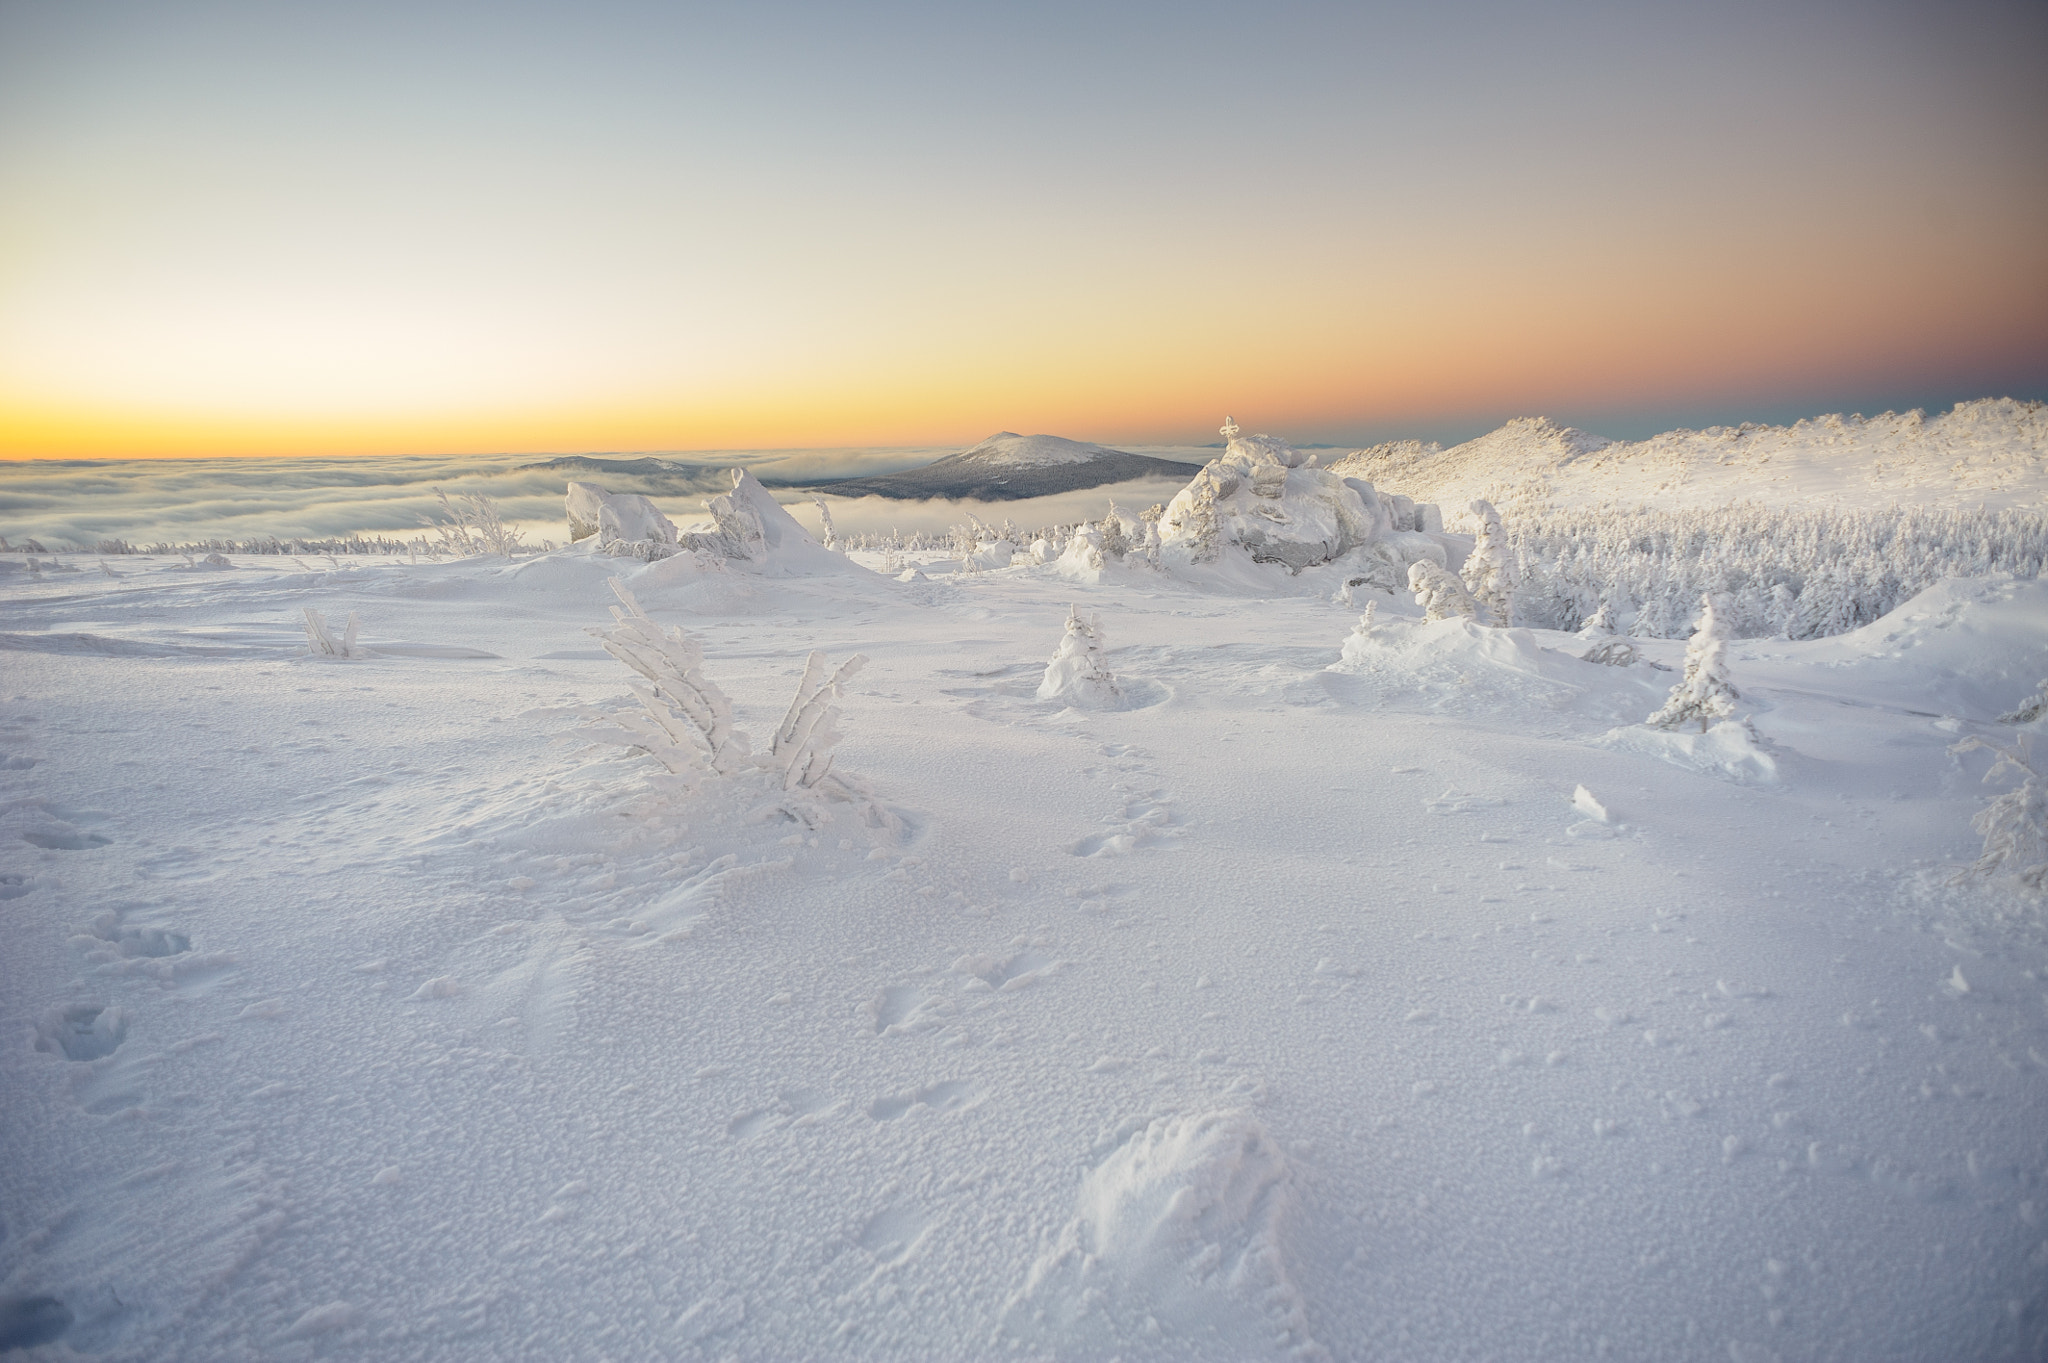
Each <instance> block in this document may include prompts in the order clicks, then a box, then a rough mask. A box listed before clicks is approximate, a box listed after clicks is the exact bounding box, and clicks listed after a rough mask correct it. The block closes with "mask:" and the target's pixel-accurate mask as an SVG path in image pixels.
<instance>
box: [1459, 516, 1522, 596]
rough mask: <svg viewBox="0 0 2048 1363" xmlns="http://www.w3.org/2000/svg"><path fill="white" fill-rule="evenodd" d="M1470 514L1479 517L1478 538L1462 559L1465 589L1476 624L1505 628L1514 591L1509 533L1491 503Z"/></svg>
mask: <svg viewBox="0 0 2048 1363" xmlns="http://www.w3.org/2000/svg"><path fill="white" fill-rule="evenodd" d="M1472 514H1473V515H1475V516H1477V517H1479V536H1478V539H1477V540H1476V541H1475V542H1474V543H1473V545H1472V552H1471V553H1470V554H1468V555H1467V556H1466V558H1465V568H1464V574H1463V576H1464V580H1465V586H1466V588H1467V589H1468V590H1469V591H1470V592H1471V593H1472V599H1473V600H1474V601H1476V602H1477V603H1478V605H1479V612H1480V614H1479V617H1478V618H1479V622H1480V623H1481V624H1483V625H1501V626H1505V625H1508V624H1510V623H1511V618H1510V617H1511V615H1512V612H1513V604H1512V602H1513V597H1514V590H1515V572H1514V565H1513V564H1512V563H1510V562H1509V558H1508V553H1509V551H1508V532H1507V529H1506V528H1505V527H1504V526H1503V525H1502V524H1501V520H1500V512H1498V511H1496V510H1494V508H1493V503H1492V502H1489V501H1485V500H1483V499H1482V500H1480V501H1476V502H1474V503H1472Z"/></svg>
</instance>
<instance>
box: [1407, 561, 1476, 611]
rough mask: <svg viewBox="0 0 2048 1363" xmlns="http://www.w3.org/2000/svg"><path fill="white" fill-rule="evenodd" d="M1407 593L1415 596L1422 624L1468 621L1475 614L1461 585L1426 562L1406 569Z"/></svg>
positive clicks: (1471, 602) (1446, 572) (1474, 606)
mask: <svg viewBox="0 0 2048 1363" xmlns="http://www.w3.org/2000/svg"><path fill="white" fill-rule="evenodd" d="M1408 590H1409V591H1411V592H1413V593H1415V604H1416V605H1418V606H1420V607H1422V618H1423V619H1425V620H1471V619H1475V618H1477V616H1478V614H1479V604H1478V603H1477V602H1475V601H1474V600H1473V599H1472V594H1471V593H1470V592H1468V591H1466V590H1465V584H1464V583H1462V582H1460V581H1459V580H1458V579H1457V578H1455V577H1453V576H1452V575H1451V573H1450V571H1449V570H1448V569H1446V568H1444V567H1443V566H1442V565H1440V564H1437V563H1432V562H1430V561H1429V560H1428V559H1424V560H1422V561H1421V562H1420V563H1411V564H1409V565H1408Z"/></svg>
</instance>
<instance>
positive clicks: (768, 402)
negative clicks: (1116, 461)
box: [0, 0, 2048, 458]
mask: <svg viewBox="0 0 2048 1363" xmlns="http://www.w3.org/2000/svg"><path fill="white" fill-rule="evenodd" d="M2044 70H2048V6H2044V5H2042V4H2040V3H2038V0H2025V2H2024V3H2010V4H1997V3H1953V4H1942V5H1935V4H1875V3H1866V4H1798V3H1769V4H1755V5H1743V4H1712V3H1691V4H1649V3H1630V4H1604V3H1580V2H1570V3H1556V4H1550V5H1533V4H1528V3H1514V4H1459V3H1450V4H1441V5H1426V6H1425V5H1415V6H1384V7H1380V6H1371V5H1365V4H1349V5H1288V4H1256V5H1254V4H1242V5H1214V4H1202V3H1196V2H1194V0H1174V2H1173V3H1159V4H1150V3H1146V4H1114V3H1099V2H1098V3H1091V4H1081V5H1071V6H1069V5H1062V4H1053V3H1033V4H1030V5H997V4H986V5H969V4H958V5H854V4H845V3H838V4H818V5H781V4H772V3H747V4H744V5H741V4H726V5H721V6H707V7H695V6H690V5H682V4H660V5H657V4H651V3H589V2H585V3H577V4H573V5H570V4H561V5H549V6H539V5H520V4H509V3H503V2H502V0H493V3H489V4H475V5H460V4H437V3H428V2H426V0H421V2H419V3H410V4H402V5H383V4H373V3H363V2H362V0H352V3H348V4H326V5H305V4H288V3H275V2H274V0H273V2H270V3H260V4H204V3H177V2H175V0H172V2H168V3H167V2H166V0H148V2H147V3H98V2H97V0H61V2H60V0H31V2H27V3H24V2H22V0H0V456H10V457H15V458H21V457H39V456H144V455H196V454H255V453H275V454H332V453H357V452H362V453H372V452H401V451H403V452H433V453H447V452H460V451H502V450H510V451H529V450H531V451H542V450H549V451H559V450H639V449H655V450H688V449H698V448H708V447H719V446H723V447H757V448H759V447H781V446H797V445H807V446H821V445H831V446H852V445H870V444H885V443H892V444H893V443H904V444H952V443H962V444H964V443H966V442H969V441H972V440H974V439H977V438H979V437H981V436H983V435H986V434H987V433H988V432H990V431H991V430H995V429H998V428H1009V429H1013V430H1025V431H1039V430H1044V431H1055V432H1059V433H1062V434H1067V435H1073V436H1077V437H1084V438H1089V439H1098V440H1105V441H1112V442H1124V443H1141V442H1170V441H1187V440H1209V439H1214V435H1213V431H1214V428H1215V427H1216V425H1217V424H1218V422H1219V421H1220V420H1221V418H1222V416H1223V414H1224V413H1225V412H1231V413H1234V414H1235V415H1236V416H1237V417H1238V418H1239V419H1240V420H1241V421H1243V422H1244V423H1245V424H1246V425H1248V426H1253V427H1255V428H1257V429H1264V430H1272V431H1275V432H1279V433H1284V434H1286V435H1288V436H1290V437H1291V438H1294V439H1296V440H1298V441H1301V442H1304V443H1306V442H1311V441H1330V442H1338V443H1347V442H1359V443H1363V442H1365V441H1368V440H1373V439H1381V438H1390V437H1393V436H1401V435H1419V436H1434V437H1438V438H1455V437H1459V436H1464V435H1470V434H1473V433H1476V432H1477V431H1479V430H1482V429H1485V428H1486V427H1488V426H1490V425H1492V424H1494V423H1496V422H1497V421H1498V420H1500V419H1502V418H1505V417H1507V416H1513V415H1527V414H1535V413H1545V414H1549V415H1552V416H1554V417H1557V418H1558V419H1560V420H1566V421H1572V422H1574V423H1576V424H1581V425H1587V426H1590V427H1593V428H1595V429H1599V430H1602V431H1604V432H1605V433H1608V434H1613V435H1640V434H1646V433H1648V432H1650V431H1653V430H1659V429H1663V428H1665V427H1667V426H1670V425H1674V424H1678V423H1680V422H1684V423H1686V424H1696V425H1697V424H1706V423H1707V422H1708V421H1724V420H1741V419H1744V418H1757V417H1771V418H1781V417H1786V416H1791V415H1797V414H1799V413H1802V412H1819V411H1827V410H1837V409H1841V408H1860V409H1861V410H1865V411H1874V410H1877V409H1879V408H1881V407H1887V406H1890V407H1905V406H1913V405H1925V404H1931V403H1938V402H1946V401H1950V400H1954V399H1956V398H1964V397H1974V396H1987V395H1994V394H1996V395H2007V394H2009V395H2013V396H2022V397H2038V396H2048V80H2044V79H2043V77H2042V72H2043V71H2044Z"/></svg>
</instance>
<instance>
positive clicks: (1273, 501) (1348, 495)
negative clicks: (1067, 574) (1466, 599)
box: [1159, 423, 1445, 588]
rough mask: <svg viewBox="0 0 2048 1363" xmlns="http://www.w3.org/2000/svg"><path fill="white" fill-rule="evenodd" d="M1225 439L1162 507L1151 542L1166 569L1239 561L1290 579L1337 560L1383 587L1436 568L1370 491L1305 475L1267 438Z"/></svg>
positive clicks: (1298, 459) (1425, 542)
mask: <svg viewBox="0 0 2048 1363" xmlns="http://www.w3.org/2000/svg"><path fill="white" fill-rule="evenodd" d="M1225 435H1226V436H1227V438H1228V440H1229V444H1228V446H1227V447H1226V449H1225V451H1224V454H1223V457H1222V458H1220V459H1216V460H1213V461H1211V462H1210V463H1209V464H1208V465H1206V466H1205V467H1204V468H1203V469H1202V471H1201V472H1200V473H1198V474H1196V475H1195V477H1194V480H1193V481H1192V482H1190V483H1189V484H1188V485H1187V486H1186V487H1185V488H1183V489H1181V491H1180V492H1179V493H1178V494H1177V495H1176V496H1175V497H1174V499H1173V500H1172V501H1171V502H1169V503H1167V506H1166V512H1165V515H1164V517H1163V518H1162V519H1161V521H1160V523H1159V537H1160V543H1161V546H1162V557H1163V559H1164V561H1165V562H1166V563H1168V564H1169V565H1173V566H1196V565H1203V564H1213V563H1217V562H1219V561H1221V560H1223V559H1226V558H1229V557H1233V556H1239V555H1242V556H1244V557H1245V558H1248V559H1249V560H1250V561H1251V562H1253V563H1261V564H1267V563H1270V564H1278V565H1280V566H1282V567H1285V568H1286V569H1287V570H1288V571H1289V572H1290V573H1299V572H1301V571H1302V570H1303V569H1305V568H1311V567H1315V566H1318V565H1321V564H1326V563H1333V562H1337V561H1339V560H1343V561H1344V562H1345V563H1346V565H1347V566H1350V567H1355V568H1356V569H1357V570H1358V575H1359V576H1360V578H1361V579H1362V581H1365V582H1372V583H1375V584H1377V585H1381V586H1385V587H1388V588H1391V587H1393V586H1394V585H1395V584H1396V583H1398V582H1401V581H1404V580H1405V579H1406V575H1407V569H1408V565H1410V564H1412V563H1418V562H1422V561H1425V560H1427V561H1430V562H1434V563H1437V564H1439V565H1441V564H1443V563H1444V562H1445V556H1444V550H1443V546H1442V545H1440V544H1438V543H1437V542H1436V541H1435V540H1433V539H1431V538H1430V537H1429V536H1428V535H1427V534H1424V533H1421V532H1418V531H1417V530H1416V529H1415V525H1416V513H1414V512H1412V511H1411V512H1409V513H1408V514H1407V515H1406V516H1405V517H1402V518H1399V519H1397V517H1396V514H1395V508H1394V507H1390V506H1388V505H1387V504H1386V503H1385V502H1384V501H1383V500H1382V499H1381V497H1380V496H1379V494H1378V493H1377V492H1376V491H1375V490H1374V489H1373V486H1372V484H1370V483H1367V482H1365V481H1363V480H1362V479H1350V478H1344V477H1342V476H1340V475H1338V474H1336V473H1333V472H1331V471H1330V470H1328V469H1320V468H1313V467H1310V466H1309V465H1308V463H1307V460H1306V459H1305V457H1304V456H1303V455H1302V454H1301V453H1300V452H1299V451H1297V450H1294V449H1292V448H1291V447H1289V446H1288V444H1287V442H1286V441H1284V440H1281V439H1279V438H1277V437H1275V436H1269V435H1244V434H1241V433H1239V432H1238V431H1237V429H1236V425H1235V423H1226V426H1225ZM1403 522H1405V523H1403Z"/></svg>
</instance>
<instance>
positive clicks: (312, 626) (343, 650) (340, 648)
mask: <svg viewBox="0 0 2048 1363" xmlns="http://www.w3.org/2000/svg"><path fill="white" fill-rule="evenodd" d="M305 612H306V646H307V647H308V648H309V649H310V650H311V651H312V655H313V656H314V657H316V658H362V657H367V656H368V655H369V652H370V651H369V650H368V649H366V648H364V647H363V646H362V645H361V644H358V643H357V642H356V629H357V621H356V613H355V612H354V611H350V612H349V613H348V622H347V623H346V624H345V625H343V626H342V631H341V637H340V638H339V639H337V638H335V637H334V632H333V631H332V630H330V629H329V628H328V627H327V622H326V621H325V620H322V619H321V618H320V612H318V611H316V610H314V609H313V608H312V607H311V606H307V607H306V608H305Z"/></svg>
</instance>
